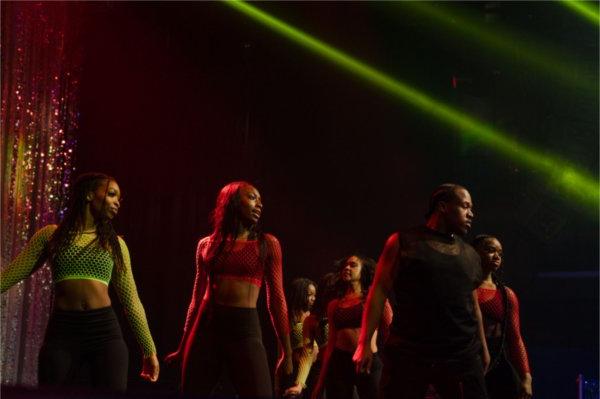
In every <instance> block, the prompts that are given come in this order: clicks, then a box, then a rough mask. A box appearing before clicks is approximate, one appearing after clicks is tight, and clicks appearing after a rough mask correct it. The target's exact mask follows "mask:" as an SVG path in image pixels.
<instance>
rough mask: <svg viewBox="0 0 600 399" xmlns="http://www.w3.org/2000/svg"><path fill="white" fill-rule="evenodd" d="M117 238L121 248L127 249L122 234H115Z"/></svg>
mask: <svg viewBox="0 0 600 399" xmlns="http://www.w3.org/2000/svg"><path fill="white" fill-rule="evenodd" d="M117 239H118V240H119V246H120V247H121V250H122V251H124V250H127V251H128V250H129V248H128V247H127V243H126V242H125V239H124V238H123V236H117Z"/></svg>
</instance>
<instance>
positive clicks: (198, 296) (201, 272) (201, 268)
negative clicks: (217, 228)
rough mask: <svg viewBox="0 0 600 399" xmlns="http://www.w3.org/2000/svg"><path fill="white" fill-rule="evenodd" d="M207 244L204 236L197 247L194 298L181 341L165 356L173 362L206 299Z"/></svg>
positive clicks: (207, 283)
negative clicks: (205, 252) (205, 255)
mask: <svg viewBox="0 0 600 399" xmlns="http://www.w3.org/2000/svg"><path fill="white" fill-rule="evenodd" d="M207 244H208V238H204V239H202V240H200V241H199V242H198V246H197V247H196V276H195V278H194V288H193V291H192V299H191V300H190V305H189V306H188V311H187V316H186V318H185V324H184V326H183V334H182V335H181V341H180V342H179V346H178V347H177V350H176V351H175V352H173V353H171V354H169V355H168V356H167V357H166V358H165V361H166V362H171V361H173V360H177V359H179V358H180V356H181V354H182V351H183V347H184V345H185V343H186V342H187V339H188V337H189V335H190V332H191V330H192V324H193V323H194V320H196V317H197V315H198V313H199V311H200V308H201V305H202V303H203V301H204V297H205V295H206V288H207V287H208V285H209V278H208V274H207V272H206V267H205V264H204V249H205V248H206V246H207Z"/></svg>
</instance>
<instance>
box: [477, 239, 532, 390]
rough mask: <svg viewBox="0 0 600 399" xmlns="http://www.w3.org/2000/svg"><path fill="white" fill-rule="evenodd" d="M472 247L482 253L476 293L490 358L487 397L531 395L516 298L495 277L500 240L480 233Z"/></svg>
mask: <svg viewBox="0 0 600 399" xmlns="http://www.w3.org/2000/svg"><path fill="white" fill-rule="evenodd" d="M473 247H474V248H475V250H476V251H477V253H479V256H480V257H481V268H482V270H483V283H481V285H480V286H479V288H478V289H477V294H478V298H479V307H480V308H481V313H482V315H483V325H484V328H485V336H486V340H487V345H488V347H489V350H490V354H491V358H492V360H491V363H490V369H489V371H488V373H487V374H486V376H485V381H486V385H487V390H488V394H489V396H490V399H517V398H518V399H527V398H531V395H532V389H531V382H532V380H531V371H530V370H529V361H528V358H527V350H526V349H525V344H524V343H523V338H522V337H521V329H520V321H519V301H518V299H517V295H516V294H515V292H514V291H513V290H512V289H510V288H509V287H507V286H505V285H504V284H502V282H501V281H500V279H499V278H498V272H499V269H500V267H501V266H502V258H503V252H502V244H501V243H500V240H498V238H496V237H494V236H490V235H479V236H477V237H475V240H473ZM515 369H516V371H515Z"/></svg>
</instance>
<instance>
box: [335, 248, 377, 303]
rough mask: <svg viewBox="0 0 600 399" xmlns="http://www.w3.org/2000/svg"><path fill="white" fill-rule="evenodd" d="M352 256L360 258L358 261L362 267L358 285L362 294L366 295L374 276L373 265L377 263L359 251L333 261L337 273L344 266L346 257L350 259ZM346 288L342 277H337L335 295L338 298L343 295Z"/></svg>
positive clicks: (346, 260)
mask: <svg viewBox="0 0 600 399" xmlns="http://www.w3.org/2000/svg"><path fill="white" fill-rule="evenodd" d="M353 256H356V257H357V258H358V259H360V262H361V263H362V268H361V270H360V287H361V290H362V293H363V295H364V296H365V297H366V295H367V293H368V292H369V288H370V287H371V284H372V283H373V277H374V276H375V266H376V265H377V263H376V262H375V260H374V259H372V258H369V257H367V256H364V255H362V254H359V253H353V254H350V255H348V256H346V257H344V258H342V259H338V260H337V261H335V263H334V265H335V270H337V274H338V275H339V274H340V272H341V271H342V269H343V268H344V267H345V266H346V262H348V259H350V258H351V257H353ZM347 288H348V283H346V282H345V281H343V280H342V279H340V278H338V281H337V297H338V298H341V297H343V296H344V295H345V294H346V289H347Z"/></svg>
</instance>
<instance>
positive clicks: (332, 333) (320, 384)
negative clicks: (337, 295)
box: [311, 299, 338, 399]
mask: <svg viewBox="0 0 600 399" xmlns="http://www.w3.org/2000/svg"><path fill="white" fill-rule="evenodd" d="M337 303H338V301H337V299H334V300H333V301H331V302H329V305H327V317H328V318H329V339H328V340H327V347H326V348H325V353H323V363H322V365H321V373H320V374H319V380H318V381H317V385H316V386H315V389H314V390H313V394H312V397H311V399H318V398H320V397H321V395H322V393H323V388H324V387H325V380H326V379H327V370H328V369H329V361H330V360H331V354H332V353H333V350H334V349H335V340H336V338H337V331H336V329H335V325H334V323H333V313H334V312H335V308H336V307H337Z"/></svg>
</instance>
